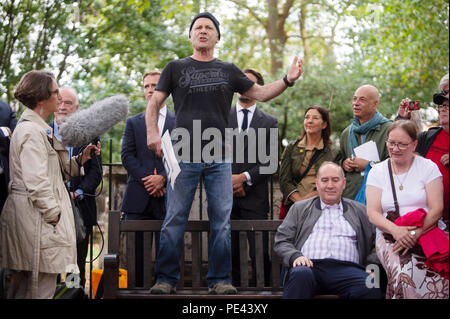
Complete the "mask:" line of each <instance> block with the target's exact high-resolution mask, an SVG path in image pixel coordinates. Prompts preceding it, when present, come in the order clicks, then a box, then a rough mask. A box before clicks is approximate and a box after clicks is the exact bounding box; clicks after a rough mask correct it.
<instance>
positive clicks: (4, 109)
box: [0, 100, 17, 215]
mask: <svg viewBox="0 0 450 319" xmlns="http://www.w3.org/2000/svg"><path fill="white" fill-rule="evenodd" d="M16 124H17V119H16V113H15V112H14V111H13V110H12V109H11V107H10V106H9V105H8V104H6V103H5V102H3V101H1V100H0V215H1V214H2V209H3V205H4V204H5V201H6V197H7V196H8V183H9V158H8V157H9V139H10V137H11V134H12V132H13V131H14V129H15V128H16Z"/></svg>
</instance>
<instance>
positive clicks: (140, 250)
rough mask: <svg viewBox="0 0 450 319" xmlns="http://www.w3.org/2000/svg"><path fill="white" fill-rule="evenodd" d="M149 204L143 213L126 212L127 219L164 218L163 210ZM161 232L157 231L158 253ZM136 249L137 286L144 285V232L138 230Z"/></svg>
mask: <svg viewBox="0 0 450 319" xmlns="http://www.w3.org/2000/svg"><path fill="white" fill-rule="evenodd" d="M151 202H152V201H151V200H150V201H149V204H148V205H147V207H146V209H145V210H144V212H142V213H141V214H135V213H127V212H125V215H124V217H125V220H158V219H160V220H162V219H164V216H163V217H162V218H161V215H164V214H161V212H155V211H154V209H153V208H154V205H153V204H154V203H153V204H152V203H151ZM160 234H161V233H160V232H155V252H156V255H158V250H159V236H160ZM134 249H135V274H136V287H143V286H144V232H136V233H135V238H134Z"/></svg>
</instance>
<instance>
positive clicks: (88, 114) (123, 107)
mask: <svg viewBox="0 0 450 319" xmlns="http://www.w3.org/2000/svg"><path fill="white" fill-rule="evenodd" d="M128 109H129V101H128V99H127V98H126V97H125V95H122V94H120V95H114V96H111V97H108V98H106V99H103V100H101V101H98V102H95V103H94V104H92V105H91V106H90V107H89V108H87V109H83V110H80V111H78V112H75V113H74V114H72V115H71V116H70V117H68V118H67V120H66V121H65V122H64V123H62V124H61V127H60V128H59V133H60V134H61V137H62V142H63V144H64V145H65V146H82V145H85V144H88V143H90V142H91V141H92V140H94V139H95V138H96V137H99V136H100V135H102V134H104V133H106V132H107V131H108V130H109V129H111V128H112V127H113V126H114V125H116V124H117V123H119V122H120V121H122V120H123V119H125V118H126V116H127V114H128Z"/></svg>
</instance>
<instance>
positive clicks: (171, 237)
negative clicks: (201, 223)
mask: <svg viewBox="0 0 450 319" xmlns="http://www.w3.org/2000/svg"><path fill="white" fill-rule="evenodd" d="M189 38H190V42H191V44H192V47H193V50H194V52H193V55H192V56H190V57H187V58H184V59H180V60H174V61H171V62H169V63H168V64H167V66H166V67H165V68H164V70H163V71H162V74H161V77H160V79H159V82H158V86H157V87H156V91H155V93H154V94H153V96H152V98H151V100H150V102H149V104H148V108H147V112H146V124H147V145H148V147H149V148H150V149H152V150H154V151H155V152H156V154H158V155H160V156H161V138H160V136H159V134H158V132H157V128H156V124H157V117H158V112H159V109H160V108H161V107H162V106H163V105H164V101H165V100H166V98H167V97H168V96H169V95H170V94H172V98H173V101H174V108H175V116H176V125H175V127H176V128H175V129H174V132H173V133H172V136H173V137H180V136H181V139H178V143H177V144H175V148H178V147H179V145H181V147H180V150H181V155H180V152H179V150H178V151H177V150H175V154H176V155H177V156H178V160H179V162H180V163H179V164H180V169H181V172H180V173H179V175H178V177H177V179H176V182H175V185H174V187H173V188H172V186H171V185H170V183H169V184H168V187H167V213H166V217H165V219H164V223H163V226H162V229H161V237H160V249H159V252H158V256H157V259H156V265H155V272H156V276H157V280H156V284H155V285H154V286H153V287H152V288H151V289H150V293H152V294H169V293H175V286H176V285H177V283H178V280H179V278H180V259H181V255H182V252H183V248H184V242H183V240H184V230H185V226H186V222H187V220H188V217H189V212H190V209H191V206H192V201H193V198H194V194H195V190H196V188H197V184H198V182H199V179H200V178H202V179H203V182H204V186H205V191H206V197H207V202H208V217H209V221H210V223H211V226H210V227H211V228H210V234H209V247H208V263H209V270H208V275H207V278H206V279H207V281H208V287H209V293H210V294H236V293H237V291H236V288H234V287H233V286H232V285H231V279H230V272H231V248H230V245H231V244H230V242H231V240H230V238H231V234H230V213H231V209H232V204H233V188H232V178H231V175H232V174H231V163H230V160H229V159H227V158H226V157H225V156H224V153H225V152H224V151H225V150H226V147H225V128H227V127H228V115H229V112H230V108H231V103H232V99H233V94H234V92H239V93H240V94H244V95H246V96H248V97H250V98H253V99H255V100H258V101H268V100H270V99H272V98H274V97H276V96H278V95H279V94H281V93H282V92H283V91H284V90H285V89H286V88H287V87H288V86H292V85H293V84H294V82H295V80H297V79H298V78H299V77H300V75H301V74H302V71H303V64H302V61H301V60H298V58H297V57H295V58H294V60H293V62H292V64H291V66H290V69H289V72H288V74H287V75H286V76H285V77H284V78H283V79H281V80H278V81H275V82H273V83H270V84H268V85H265V86H260V85H258V84H256V83H254V82H253V81H252V80H250V79H249V78H248V77H247V76H246V75H245V74H244V73H243V72H242V71H241V70H240V69H239V68H237V67H236V66H235V65H234V64H232V63H227V62H223V61H220V60H218V59H216V58H214V49H215V46H216V44H217V43H218V42H219V40H220V29H219V22H218V21H217V19H216V18H215V17H214V16H213V15H212V14H211V13H209V12H203V13H200V14H198V15H197V16H195V17H194V19H193V20H192V22H191V25H190V29H189ZM186 136H188V137H187V138H186ZM211 136H213V139H212V141H210V140H208V138H210V137H211ZM186 139H187V140H188V141H186ZM211 146H213V147H211ZM211 151H212V152H211Z"/></svg>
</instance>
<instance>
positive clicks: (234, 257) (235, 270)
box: [231, 203, 271, 287]
mask: <svg viewBox="0 0 450 319" xmlns="http://www.w3.org/2000/svg"><path fill="white" fill-rule="evenodd" d="M231 219H252V220H257V219H267V215H266V216H263V215H257V214H255V213H254V212H253V211H251V210H246V209H243V208H239V207H238V205H236V204H235V203H234V204H233V210H232V211H231ZM247 239H248V247H249V254H250V260H251V265H252V276H251V279H250V283H249V285H250V287H252V286H256V258H255V255H256V254H255V233H254V232H251V231H249V232H247ZM263 261H264V285H265V286H270V269H271V263H270V257H269V236H268V233H267V232H263ZM231 264H232V272H231V275H232V276H231V277H232V282H233V286H237V287H239V286H241V266H240V248H239V232H238V231H232V232H231ZM246 270H247V269H246Z"/></svg>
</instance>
